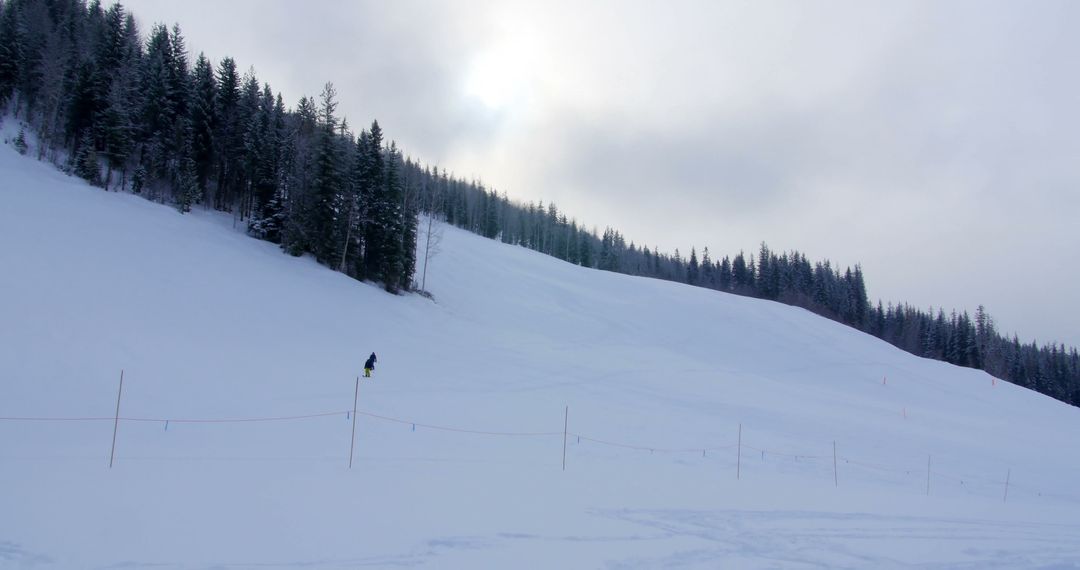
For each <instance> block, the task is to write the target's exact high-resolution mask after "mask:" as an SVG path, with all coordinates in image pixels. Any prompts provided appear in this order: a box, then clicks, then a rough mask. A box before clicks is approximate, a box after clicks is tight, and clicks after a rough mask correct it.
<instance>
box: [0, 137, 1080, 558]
mask: <svg viewBox="0 0 1080 570" xmlns="http://www.w3.org/2000/svg"><path fill="white" fill-rule="evenodd" d="M0 204H2V207H0V240H2V242H3V243H4V244H5V247H3V248H2V249H0V323H2V326H0V489H2V491H0V513H2V515H0V568H118V567H131V568H143V567H164V568H248V567H305V568H357V567H375V568H383V567H402V566H405V567H421V568H662V567H678V568H822V567H826V568H911V567H919V568H1077V567H1080V540H1078V539H1077V537H1080V489H1077V487H1076V485H1077V481H1080V441H1078V439H1077V434H1078V433H1080V411H1078V410H1077V409H1075V408H1071V407H1069V406H1067V405H1065V404H1062V403H1060V402H1057V401H1054V400H1052V399H1050V398H1048V397H1045V396H1042V395H1039V394H1036V393H1034V392H1031V391H1028V390H1024V389H1021V388H1018V387H1016V386H1013V385H1009V384H1003V383H1001V382H996V383H995V382H994V381H993V380H992V379H991V377H990V376H988V375H986V374H985V373H982V372H978V371H973V370H969V369H961V368H956V367H953V366H949V365H946V364H943V363H940V362H935V361H930V360H924V359H920V358H916V357H913V356H911V355H909V354H906V353H904V352H902V351H900V350H897V349H895V348H893V347H891V346H889V345H888V344H886V343H884V342H881V341H879V340H877V339H874V338H872V337H870V336H867V335H863V334H860V333H858V332H856V331H854V330H852V329H850V328H847V327H844V326H842V325H839V324H837V323H834V322H831V321H828V320H825V319H822V318H819V317H816V316H814V315H812V314H810V313H808V312H806V311H803V310H801V309H797V308H792V307H787V306H783V305H780V304H776V303H771V302H765V301H759V300H754V299H748V298H742V297H736V296H732V295H726V294H721V293H717V292H714V291H708V290H704V289H695V288H691V287H687V286H683V285H679V284H674V283H670V282H662V281H656V280H648V279H641V278H633V277H628V276H624V275H618V274H613V273H606V272H601V271H595V270H589V269H583V268H580V267H576V266H573V265H569V264H565V263H562V262H560V261H557V260H555V259H552V258H549V257H546V256H543V255H540V254H537V253H534V252H531V251H527V250H523V249H520V248H515V247H511V246H506V245H502V244H499V243H496V242H494V241H491V240H487V239H484V238H481V237H478V236H475V235H471V234H468V233H464V232H461V231H458V230H454V229H452V228H447V229H446V230H445V237H444V240H443V245H442V253H440V254H439V255H438V256H437V257H436V258H435V259H434V260H433V261H432V266H431V268H430V269H429V274H428V286H429V289H430V290H431V291H432V292H433V293H434V296H435V301H434V302H433V301H430V300H428V299H425V298H422V297H420V296H416V295H406V296H400V297H395V296H391V295H388V294H386V293H384V292H383V291H382V290H381V289H379V288H377V287H373V286H370V285H366V284H362V283H358V282H355V281H353V280H351V279H349V278H347V277H345V276H343V275H341V274H338V273H334V272H331V271H329V270H327V269H326V268H324V267H321V266H319V265H317V264H315V263H314V262H313V261H311V260H310V259H306V258H303V259H296V258H291V257H288V256H285V255H283V254H282V253H281V252H280V251H279V250H278V248H276V247H275V246H274V245H273V244H269V243H266V242H260V241H257V240H254V239H251V238H248V237H246V236H245V235H243V233H241V232H240V231H238V230H236V229H234V228H233V227H232V219H231V218H230V217H228V216H222V215H219V214H215V213H210V212H204V211H196V212H195V213H193V214H191V215H184V216H181V215H180V214H178V213H177V212H176V210H175V209H173V208H170V207H167V206H162V205H158V204H154V203H151V202H148V201H146V200H144V199H142V198H139V197H136V196H131V195H122V194H116V193H107V192H104V191H101V190H100V189H96V188H91V187H89V186H87V185H85V184H83V183H82V182H80V181H78V180H76V179H74V178H70V177H67V176H65V175H64V174H62V173H60V172H57V171H56V170H54V169H52V168H51V167H49V166H47V165H44V164H41V163H38V162H35V161H33V160H31V159H29V158H25V157H21V156H18V155H17V154H16V153H15V152H14V151H12V150H11V148H10V147H7V146H5V147H3V148H0ZM371 351H375V352H377V353H378V357H379V364H378V367H377V370H376V373H375V377H374V378H371V379H363V381H362V382H361V383H360V385H359V392H358V393H357V392H356V391H355V387H356V383H355V378H356V376H357V375H358V373H359V369H360V367H361V365H362V363H363V361H364V359H365V358H366V357H367V355H368V354H369V353H370V352H371ZM121 370H123V374H124V380H123V392H122V394H121V395H120V406H119V416H120V418H121V419H120V420H119V422H118V423H117V422H116V421H115V415H116V413H117V399H118V387H119V381H120V373H121ZM354 398H356V401H357V404H356V407H357V409H358V411H359V412H360V413H359V414H358V415H357V416H356V417H355V418H354V416H353V414H352V409H353V406H354ZM354 419H355V423H354ZM354 425H355V454H354V457H353V460H352V468H351V469H350V468H349V453H350V448H351V447H352V446H353V439H352V436H353V429H354ZM114 426H115V427H116V428H117V429H116V440H115V462H114V465H113V467H112V468H111V469H110V468H109V462H110V455H111V453H112V450H113V436H114ZM564 428H565V434H566V435H565V440H566V443H567V446H566V450H565V470H564V448H563V444H564ZM834 445H835V447H834ZM834 449H835V459H834ZM740 453H741V455H740ZM834 461H835V463H834ZM834 465H835V467H834ZM928 465H929V469H928ZM1006 481H1008V486H1006ZM1006 493H1007V496H1006Z"/></svg>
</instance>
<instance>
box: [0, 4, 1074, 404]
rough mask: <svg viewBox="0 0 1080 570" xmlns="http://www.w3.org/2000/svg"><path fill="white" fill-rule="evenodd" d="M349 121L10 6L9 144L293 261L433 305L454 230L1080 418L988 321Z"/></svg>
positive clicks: (1054, 349)
mask: <svg viewBox="0 0 1080 570" xmlns="http://www.w3.org/2000/svg"><path fill="white" fill-rule="evenodd" d="M337 105H338V103H337V92H336V91H335V89H334V86H333V84H332V83H327V84H326V85H325V86H323V88H322V90H321V92H320V94H319V95H318V96H314V97H312V96H304V97H301V98H300V100H299V101H297V102H295V104H291V105H286V102H285V101H283V100H282V96H281V94H280V93H275V92H274V91H273V89H272V88H271V87H270V85H269V84H267V83H265V82H260V81H259V79H258V78H257V77H256V75H255V71H254V69H253V68H248V69H247V70H243V68H242V67H241V66H240V65H239V64H238V63H237V62H236V61H234V60H233V59H232V58H230V57H223V58H222V59H220V60H218V61H213V60H211V59H210V58H209V57H208V56H206V55H205V54H202V53H200V54H199V55H198V56H195V57H194V58H192V57H191V54H190V53H189V50H188V48H187V46H186V43H185V40H184V36H183V34H182V32H181V29H180V27H179V26H178V25H174V26H172V27H171V28H169V27H167V26H165V25H161V24H158V25H155V26H153V27H152V28H151V29H149V30H145V31H144V30H139V29H138V25H137V23H136V20H135V18H134V17H133V15H132V14H131V13H130V12H128V11H126V10H125V9H124V8H123V7H122V6H121V5H120V4H113V5H111V6H108V7H105V6H103V5H102V4H101V2H100V1H99V0H92V1H91V2H89V3H87V2H86V1H85V0H0V114H2V115H4V116H6V117H8V118H9V119H11V118H14V120H17V121H20V122H21V123H22V124H25V125H28V129H29V130H30V131H31V134H32V135H33V136H32V137H30V142H28V140H27V133H26V132H20V133H19V135H18V137H17V138H16V139H14V140H12V141H6V142H8V143H10V144H13V145H14V146H15V147H16V148H17V149H18V150H19V151H20V152H22V153H24V154H30V155H32V156H33V157H35V158H37V159H38V160H43V161H49V162H51V163H53V164H55V165H56V166H57V167H59V168H61V169H63V170H64V171H66V172H68V173H69V174H71V175H72V176H78V177H80V178H83V179H85V180H87V181H88V182H89V183H90V184H92V185H95V186H98V187H101V188H103V189H105V190H110V191H122V192H131V193H135V194H139V195H142V196H144V197H145V198H147V199H149V200H154V201H158V202H162V203H169V204H172V205H174V206H175V207H176V208H177V209H178V210H179V211H180V212H181V213H185V212H188V211H190V210H191V209H192V208H195V207H200V208H207V209H213V210H217V211H221V212H227V213H229V214H231V215H232V216H233V219H234V220H235V222H236V224H237V225H238V226H239V227H243V228H245V229H246V231H247V232H248V233H249V234H251V235H252V236H254V237H257V238H259V239H263V240H267V241H270V242H273V243H276V244H280V246H281V248H282V250H283V251H284V252H286V253H288V254H290V255H296V256H298V255H304V254H310V255H312V256H313V257H314V258H315V259H317V260H318V261H319V262H320V263H322V264H323V265H326V266H327V267H329V268H331V269H333V270H335V271H340V272H343V273H346V274H348V275H349V276H351V277H353V278H356V279H359V280H365V281H370V282H373V283H378V284H379V285H380V286H382V287H384V288H385V289H386V290H387V291H390V292H392V293H398V292H402V291H420V292H423V291H422V289H423V280H424V278H426V276H424V277H423V278H421V279H420V280H418V279H417V273H418V267H417V265H418V259H417V251H418V249H419V251H420V252H421V253H420V255H421V256H422V257H426V256H429V255H431V250H430V248H429V247H426V245H427V244H425V243H424V242H425V240H426V241H427V242H430V241H431V237H432V229H431V223H430V221H431V220H438V223H447V224H451V225H453V226H456V227H459V228H463V229H465V230H468V231H471V232H474V233H477V234H480V235H483V236H486V237H488V238H491V239H497V240H500V241H502V242H504V243H508V244H513V245H518V246H521V247H526V248H529V249H533V250H536V251H539V252H542V253H545V254H547V255H551V256H554V257H556V258H559V259H561V260H564V261H566V262H569V263H574V264H577V265H581V266H584V267H591V268H596V269H600V270H606V271H614V272H620V273H625V274H629V275H637V276H643V277H651V278H657V279H664V280H669V281H677V282H680V283H686V284H689V285H693V286H698V287H706V288H710V289H715V290H718V291H724V292H728V293H733V294H738V295H745V296H752V297H758V298H763V299H769V300H774V301H778V302H782V303H787V304H790V305H795V306H799V307H803V308H805V309H807V310H810V311H813V312H815V313H817V314H819V315H822V316H825V317H827V318H830V319H833V320H835V321H839V322H841V323H844V324H846V325H848V326H851V327H854V328H857V329H859V330H862V331H865V332H867V333H869V334H872V335H874V336H876V337H878V338H881V339H883V340H885V341H887V342H889V343H891V344H893V345H895V346H897V347H899V348H901V349H903V350H905V351H908V352H910V353H912V354H916V355H919V356H923V357H926V358H933V359H937V360H943V361H946V362H949V363H952V364H955V365H959V366H966V367H971V368H978V369H982V370H985V371H987V372H988V373H990V374H991V375H993V376H995V377H997V378H1001V379H1004V380H1007V381H1009V382H1013V383H1015V384H1018V385H1021V386H1025V387H1028V388H1031V389H1033V390H1036V391H1038V392H1041V393H1043V394H1046V395H1049V396H1051V397H1053V398H1056V399H1058V400H1061V401H1064V402H1067V403H1070V404H1072V405H1080V354H1078V352H1077V349H1076V348H1075V347H1073V348H1069V347H1066V346H1064V345H1060V344H1056V343H1051V344H1046V345H1042V346H1040V345H1038V344H1037V343H1036V342H1034V341H1033V342H1028V343H1022V342H1020V340H1019V339H1018V338H1017V337H1016V336H1015V335H1013V336H1012V337H1011V338H1010V337H1009V336H1008V335H1005V334H1003V333H1001V332H999V331H998V330H997V328H996V326H995V323H994V320H993V319H992V318H991V316H990V315H989V314H988V313H987V312H986V310H985V309H984V308H983V307H982V306H979V308H978V310H977V311H976V313H975V315H974V317H972V316H970V315H969V314H968V313H966V312H960V313H957V312H956V311H951V312H948V313H946V312H945V310H944V309H938V310H937V311H934V310H933V309H921V308H915V307H912V306H910V305H908V304H905V303H889V304H887V305H884V306H883V304H882V302H881V301H878V302H877V303H876V304H873V303H871V302H870V300H869V297H868V294H867V291H866V285H865V278H864V275H863V273H862V270H861V268H860V267H859V266H857V265H856V266H855V267H854V268H844V269H843V270H841V269H840V268H839V267H834V266H832V264H831V263H830V262H829V261H814V262H811V261H810V260H808V259H807V258H806V256H805V255H803V254H801V253H799V252H797V251H791V252H775V251H772V250H770V249H769V247H768V246H767V245H765V244H762V245H761V247H760V250H759V251H757V252H753V253H751V254H749V255H746V254H745V253H744V252H739V253H738V254H735V255H734V256H728V255H724V256H722V257H719V258H717V257H714V256H713V254H712V253H711V252H710V251H709V249H708V248H703V249H702V250H701V251H700V253H699V252H698V250H697V249H696V248H691V249H690V253H689V255H684V254H680V252H679V251H678V250H676V251H675V252H674V253H671V254H669V253H665V252H660V251H658V250H657V249H656V248H655V247H654V248H651V249H650V248H649V247H648V246H646V245H644V244H642V245H637V244H635V243H634V242H632V241H630V242H628V241H627V239H626V238H625V237H624V236H623V235H622V234H621V233H620V232H619V231H617V230H615V229H612V228H607V229H605V230H603V231H602V232H600V231H598V230H596V229H587V228H586V227H585V226H584V225H583V224H581V223H579V222H578V221H577V220H576V219H575V218H573V217H568V216H567V214H566V213H565V212H563V211H561V210H560V209H559V208H558V207H557V206H556V205H555V204H553V203H548V204H546V205H545V204H543V203H539V202H538V203H531V202H518V201H515V200H511V199H509V198H508V197H507V196H506V194H505V193H504V194H501V195H500V194H499V193H497V192H496V191H495V190H494V189H489V188H487V187H485V185H484V184H482V183H480V182H478V181H470V180H463V179H460V178H458V177H455V176H452V175H451V174H449V173H448V172H447V171H446V170H445V169H442V170H440V169H438V168H434V167H431V166H426V165H423V164H421V163H419V162H417V161H415V160H413V159H412V158H410V157H407V156H405V155H404V153H403V152H402V151H401V149H399V148H398V147H397V145H396V144H395V143H394V142H388V140H387V137H386V136H385V135H384V133H383V131H382V129H381V127H380V126H379V124H378V122H377V121H372V122H371V124H370V125H367V126H365V127H363V128H360V129H359V131H358V132H357V131H356V130H354V129H353V128H352V127H351V126H350V125H349V124H348V122H347V121H346V119H345V118H344V117H342V116H341V115H340V114H339V113H338V110H337ZM421 214H425V215H426V216H425V217H424V218H423V219H425V220H428V221H429V222H428V223H425V224H423V225H422V224H421ZM425 227H426V228H425ZM421 235H422V236H423V237H420V236H421ZM418 240H419V241H420V242H421V243H420V247H419V248H417V244H418ZM419 261H420V262H421V263H422V262H423V261H424V259H420V260H419ZM420 272H421V273H423V270H422V269H421V270H420ZM418 281H419V282H418Z"/></svg>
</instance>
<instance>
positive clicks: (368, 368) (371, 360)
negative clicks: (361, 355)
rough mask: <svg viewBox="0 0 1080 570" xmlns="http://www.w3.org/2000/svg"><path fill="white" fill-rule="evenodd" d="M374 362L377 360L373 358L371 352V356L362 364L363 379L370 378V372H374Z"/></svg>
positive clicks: (373, 354)
mask: <svg viewBox="0 0 1080 570" xmlns="http://www.w3.org/2000/svg"><path fill="white" fill-rule="evenodd" d="M376 360H378V359H377V358H375V353H374V352H372V353H371V356H369V357H368V359H367V362H365V363H364V378H371V371H372V370H375V361H376Z"/></svg>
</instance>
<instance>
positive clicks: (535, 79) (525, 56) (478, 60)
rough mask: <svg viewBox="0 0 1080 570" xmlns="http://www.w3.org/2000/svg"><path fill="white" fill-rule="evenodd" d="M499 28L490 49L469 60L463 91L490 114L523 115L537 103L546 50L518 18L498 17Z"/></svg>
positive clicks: (486, 48) (489, 45) (488, 47)
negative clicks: (536, 96) (537, 92)
mask: <svg viewBox="0 0 1080 570" xmlns="http://www.w3.org/2000/svg"><path fill="white" fill-rule="evenodd" d="M496 29H497V30H498V33H497V34H495V35H494V36H493V38H492V41H491V42H490V43H489V44H488V45H487V47H485V48H484V49H483V50H482V51H480V52H479V53H477V54H475V55H474V57H473V58H472V59H471V61H469V63H468V65H467V67H466V69H465V74H464V81H463V86H462V87H463V92H464V95H465V96H466V97H467V98H469V99H471V100H473V101H477V102H479V103H480V104H482V105H483V106H484V108H485V109H487V110H489V111H493V112H499V113H510V112H513V113H521V112H524V111H526V110H527V109H528V107H529V106H530V105H531V104H532V103H533V102H534V100H535V95H536V91H537V89H539V88H540V83H541V82H540V81H539V78H540V77H542V74H543V72H544V61H543V57H542V56H543V53H544V50H543V49H542V45H541V42H540V41H539V40H538V38H537V36H536V35H535V34H533V33H532V32H531V30H530V29H529V28H528V26H527V24H526V23H524V22H520V21H518V19H517V18H514V17H510V16H508V15H504V16H502V17H499V18H497V21H496Z"/></svg>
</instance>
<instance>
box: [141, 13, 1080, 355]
mask: <svg viewBox="0 0 1080 570" xmlns="http://www.w3.org/2000/svg"><path fill="white" fill-rule="evenodd" d="M124 4H125V6H127V7H129V8H130V9H132V10H133V11H134V12H135V14H136V15H137V17H138V18H139V21H140V23H141V25H142V27H143V29H144V30H147V29H149V26H150V24H152V23H154V22H165V23H168V24H170V25H171V24H172V23H174V22H176V23H179V24H180V26H181V28H182V30H183V32H184V35H185V36H186V38H187V42H188V47H189V48H190V49H191V50H192V52H193V53H197V52H199V51H205V52H206V54H207V55H208V56H209V57H210V58H211V59H212V60H214V61H215V62H216V61H217V60H219V59H220V58H221V57H223V56H225V55H230V56H232V57H234V58H235V59H236V60H237V62H238V63H239V65H240V66H241V67H242V68H244V69H246V68H248V67H249V66H253V67H254V68H255V71H256V74H257V76H258V77H259V79H260V80H261V81H265V82H269V83H270V84H271V86H272V88H273V89H274V90H276V91H281V92H282V94H283V95H284V96H285V99H286V101H287V102H288V103H289V104H290V105H292V104H295V102H296V100H298V99H299V97H300V96H301V95H305V94H308V95H317V94H318V93H319V91H321V89H322V86H323V84H324V83H325V82H327V81H332V82H333V83H334V84H335V86H336V87H337V90H338V93H339V98H340V102H341V104H340V106H339V112H340V113H342V114H345V115H347V117H348V119H349V121H350V124H351V125H353V126H354V127H359V126H361V125H366V124H369V123H370V121H371V120H372V119H373V118H377V119H378V120H379V123H380V124H381V125H382V126H383V128H384V130H385V131H386V133H387V134H388V136H389V137H390V138H393V139H395V140H396V141H397V142H398V144H399V145H400V146H402V147H403V148H404V149H405V151H406V152H407V153H408V154H410V155H412V156H413V157H415V158H418V159H420V160H421V161H423V162H425V163H428V164H432V165H438V166H439V167H445V168H446V169H448V170H449V171H451V172H453V173H455V174H457V175H459V176H462V177H466V178H476V179H481V180H483V181H484V182H485V183H486V184H487V185H488V186H489V187H494V188H496V189H497V190H499V191H500V192H501V191H505V192H506V193H507V194H508V195H510V196H511V197H513V198H517V199H521V200H533V201H536V200H543V201H544V202H545V203H547V202H548V201H555V202H556V203H557V204H558V205H559V206H560V208H561V209H562V210H564V211H566V212H567V213H568V214H569V215H571V216H573V217H576V218H577V219H578V220H579V221H582V222H585V223H586V224H588V225H589V226H590V227H591V226H596V227H599V228H603V227H604V226H606V225H610V226H613V227H615V228H617V229H619V230H621V231H622V232H623V234H624V235H626V236H627V237H628V238H629V239H632V240H634V241H635V242H636V243H638V244H641V243H646V244H648V245H649V246H653V245H656V246H658V247H659V248H660V249H661V250H662V251H667V252H672V251H673V250H674V249H675V248H679V250H680V251H681V252H683V253H686V252H688V251H689V249H690V247H691V246H694V247H697V248H698V249H699V250H700V249H701V248H703V247H705V246H708V247H709V248H710V250H711V251H712V252H713V254H714V256H715V255H717V254H734V253H736V252H738V251H739V250H746V251H747V252H752V251H756V250H757V247H758V244H760V242H762V241H765V242H767V243H768V244H769V245H770V247H771V248H772V249H774V250H789V249H798V250H800V251H803V252H805V253H807V254H808V255H809V256H810V257H811V258H812V259H821V258H829V259H831V260H833V261H834V262H836V263H840V264H842V265H848V264H854V263H861V264H862V266H863V269H864V271H865V272H866V275H867V278H868V286H869V288H870V295H871V297H872V298H874V299H878V298H881V299H884V300H885V301H886V302H887V301H889V300H904V301H907V302H909V303H911V304H914V305H917V306H920V307H924V308H926V307H930V306H931V305H932V306H934V307H940V306H944V307H945V308H946V309H947V310H948V309H949V308H954V307H955V308H958V309H966V310H969V311H972V312H973V311H974V309H975V307H976V306H977V305H978V304H980V303H981V304H984V305H986V307H987V308H988V310H989V311H990V312H991V313H992V314H993V315H994V316H995V318H996V319H997V323H998V326H999V329H1001V330H1002V332H1016V333H1019V335H1020V336H1021V339H1022V340H1024V341H1031V340H1033V339H1037V340H1038V341H1039V342H1040V343H1044V342H1049V341H1052V340H1058V341H1062V342H1066V343H1068V344H1070V345H1080V318H1078V317H1080V301H1078V300H1077V298H1076V294H1075V292H1074V291H1075V289H1076V286H1075V281H1076V279H1077V278H1078V277H1080V263H1078V261H1080V253H1078V252H1080V238H1078V232H1077V229H1076V225H1075V223H1074V219H1075V218H1076V213H1077V211H1078V206H1080V170H1078V169H1080V73H1078V71H1080V64H1078V61H1077V54H1080V34H1077V33H1075V29H1076V26H1077V24H1078V23H1080V3H1078V2H1072V1H1067V0H1066V1H1061V2H1050V1H1033V2H992V1H983V0H980V1H971V2H958V1H932V2H919V1H909V0H904V1H900V0H897V1H894V2H874V1H866V0H859V1H851V2H847V1H813V2H806V1H790V2H787V1H775V2H757V1H754V2H749V1H735V2H721V1H702V2H690V1H673V2H652V1H631V0H624V1H611V2H608V1H599V2H577V1H567V2H562V1H550V0H548V1H543V2H540V1H536V2H503V1H499V2H466V1H454V2H438V3H436V2H417V1H413V0H407V1H395V2H381V1H372V2H359V1H351V0H342V1H330V0H323V1H312V2H300V1H298V0H289V1H285V0H229V1H220V0H219V1H215V2H202V1H198V0H188V1H185V2H176V1H175V0H129V1H127V2H125V3H124Z"/></svg>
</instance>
